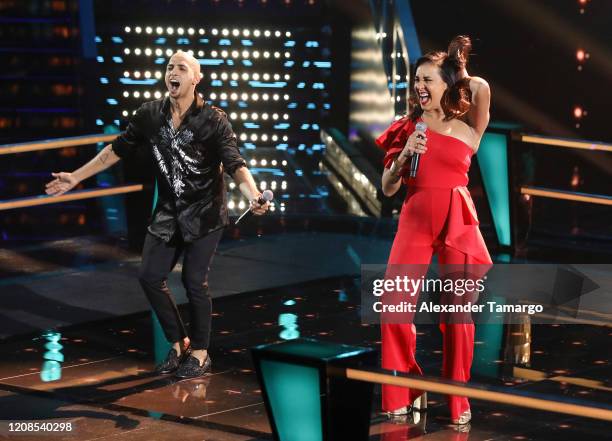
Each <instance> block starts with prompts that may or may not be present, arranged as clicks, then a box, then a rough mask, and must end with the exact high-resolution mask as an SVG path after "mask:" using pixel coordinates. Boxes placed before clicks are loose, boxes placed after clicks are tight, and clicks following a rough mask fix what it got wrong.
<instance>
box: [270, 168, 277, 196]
mask: <svg viewBox="0 0 612 441" xmlns="http://www.w3.org/2000/svg"><path fill="white" fill-rule="evenodd" d="M272 162H275V161H272ZM270 188H271V189H272V190H276V181H272V182H271V183H270Z"/></svg>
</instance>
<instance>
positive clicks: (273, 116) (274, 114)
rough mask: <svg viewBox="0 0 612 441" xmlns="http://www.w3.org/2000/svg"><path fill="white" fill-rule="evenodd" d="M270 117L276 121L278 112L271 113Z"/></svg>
mask: <svg viewBox="0 0 612 441" xmlns="http://www.w3.org/2000/svg"><path fill="white" fill-rule="evenodd" d="M272 119H273V120H274V121H276V120H277V119H278V113H273V114H272Z"/></svg>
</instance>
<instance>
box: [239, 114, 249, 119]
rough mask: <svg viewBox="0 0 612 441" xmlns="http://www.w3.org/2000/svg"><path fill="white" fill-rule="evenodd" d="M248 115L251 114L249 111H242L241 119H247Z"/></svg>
mask: <svg viewBox="0 0 612 441" xmlns="http://www.w3.org/2000/svg"><path fill="white" fill-rule="evenodd" d="M248 117H249V115H248V114H247V113H245V112H242V113H241V114H240V119H241V120H243V121H244V120H245V119H247V118H248Z"/></svg>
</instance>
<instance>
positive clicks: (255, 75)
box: [253, 72, 259, 81]
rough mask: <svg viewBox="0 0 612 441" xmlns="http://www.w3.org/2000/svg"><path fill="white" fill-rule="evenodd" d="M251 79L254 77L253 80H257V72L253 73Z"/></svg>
mask: <svg viewBox="0 0 612 441" xmlns="http://www.w3.org/2000/svg"><path fill="white" fill-rule="evenodd" d="M253 79H254V80H255V81H257V80H259V74H258V73H257V72H255V73H254V74H253Z"/></svg>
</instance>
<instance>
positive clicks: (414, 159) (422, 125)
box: [408, 121, 427, 178]
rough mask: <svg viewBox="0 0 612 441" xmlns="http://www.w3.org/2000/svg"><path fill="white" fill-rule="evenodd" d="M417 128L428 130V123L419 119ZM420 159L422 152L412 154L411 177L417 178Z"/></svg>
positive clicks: (422, 130)
mask: <svg viewBox="0 0 612 441" xmlns="http://www.w3.org/2000/svg"><path fill="white" fill-rule="evenodd" d="M416 130H419V131H421V132H425V130H427V124H425V123H424V122H423V121H419V122H418V123H417V125H416ZM419 136H420V135H419ZM420 159H421V154H420V153H415V154H414V155H412V161H410V174H409V175H408V176H410V177H411V178H416V174H417V170H418V169H419V160H420Z"/></svg>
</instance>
